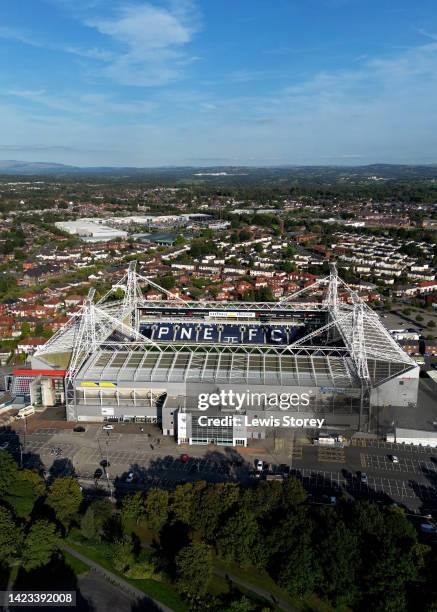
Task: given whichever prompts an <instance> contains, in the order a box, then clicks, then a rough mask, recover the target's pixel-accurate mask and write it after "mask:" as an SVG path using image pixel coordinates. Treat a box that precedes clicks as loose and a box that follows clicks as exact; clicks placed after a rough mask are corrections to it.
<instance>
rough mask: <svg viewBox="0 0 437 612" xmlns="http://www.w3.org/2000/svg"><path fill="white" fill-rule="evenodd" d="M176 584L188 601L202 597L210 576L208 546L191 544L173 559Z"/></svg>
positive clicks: (209, 552) (210, 559) (199, 543)
mask: <svg viewBox="0 0 437 612" xmlns="http://www.w3.org/2000/svg"><path fill="white" fill-rule="evenodd" d="M175 562H176V584H177V586H178V589H179V590H180V592H181V593H183V594H184V595H185V596H186V597H187V598H189V599H197V598H199V597H203V596H204V595H205V594H206V592H207V590H208V585H209V581H210V579H211V576H212V555H211V550H210V548H209V546H207V545H206V544H204V543H202V542H193V543H192V544H190V545H189V546H186V547H185V548H183V549H182V550H181V551H180V552H179V553H178V555H177V556H176V559H175Z"/></svg>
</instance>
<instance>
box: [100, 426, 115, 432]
mask: <svg viewBox="0 0 437 612" xmlns="http://www.w3.org/2000/svg"><path fill="white" fill-rule="evenodd" d="M102 429H104V430H105V431H112V430H113V429H114V425H103V427H102Z"/></svg>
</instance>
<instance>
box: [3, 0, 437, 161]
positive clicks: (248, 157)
mask: <svg viewBox="0 0 437 612" xmlns="http://www.w3.org/2000/svg"><path fill="white" fill-rule="evenodd" d="M0 62H1V70H0V159H19V160H29V161H55V162H61V163H68V164H77V165H84V166H89V165H116V166H117V165H133V166H157V165H219V164H234V165H239V164H249V165H279V164H348V165H350V164H366V163H372V162H392V163H437V5H436V3H435V0H419V1H418V2H412V1H411V0H396V1H394V0H270V1H269V0H250V1H249V0H202V1H195V0H167V1H164V0H156V1H153V2H152V1H151V2H144V1H143V0H132V1H130V0H4V1H3V2H2V3H1V4H0Z"/></svg>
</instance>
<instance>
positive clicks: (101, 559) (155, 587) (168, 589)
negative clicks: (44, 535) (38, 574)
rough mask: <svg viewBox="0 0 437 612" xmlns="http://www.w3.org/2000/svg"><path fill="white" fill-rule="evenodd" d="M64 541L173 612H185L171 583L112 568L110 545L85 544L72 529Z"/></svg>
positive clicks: (182, 603)
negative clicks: (129, 574)
mask: <svg viewBox="0 0 437 612" xmlns="http://www.w3.org/2000/svg"><path fill="white" fill-rule="evenodd" d="M66 541H67V543H68V544H69V545H70V546H71V547H72V548H74V549H76V550H77V551H78V552H80V553H82V554H83V555H86V556H87V557H89V558H90V559H91V560H92V561H95V562H96V563H99V564H100V565H101V566H102V567H104V568H105V569H107V570H109V571H110V572H112V573H113V574H116V575H117V576H120V578H123V579H124V580H126V582H129V583H130V584H132V586H135V587H136V588H137V589H140V590H141V591H143V593H145V594H146V595H149V596H150V597H153V598H154V599H156V600H157V601H160V602H161V603H163V604H165V605H166V606H168V607H169V608H171V609H172V610H174V612H187V610H188V608H187V607H186V605H185V603H184V602H183V601H182V600H181V599H180V598H179V596H178V594H177V593H176V591H175V590H174V589H173V587H172V585H170V584H168V583H165V582H158V581H156V580H151V579H138V580H136V579H133V578H126V576H124V575H123V574H121V573H120V572H118V571H117V570H116V569H114V567H113V566H112V563H111V561H110V550H111V549H110V545H108V544H106V543H95V544H90V543H86V544H85V543H83V542H81V541H80V537H79V536H78V535H77V534H75V533H74V530H73V532H72V533H70V534H69V536H68V537H67V540H66Z"/></svg>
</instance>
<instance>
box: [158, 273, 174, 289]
mask: <svg viewBox="0 0 437 612" xmlns="http://www.w3.org/2000/svg"><path fill="white" fill-rule="evenodd" d="M156 283H157V284H158V285H159V286H160V287H162V288H163V289H167V290H168V289H173V287H174V286H175V284H176V281H175V278H174V276H172V275H171V274H168V275H167V276H160V277H159V278H157V279H156Z"/></svg>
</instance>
